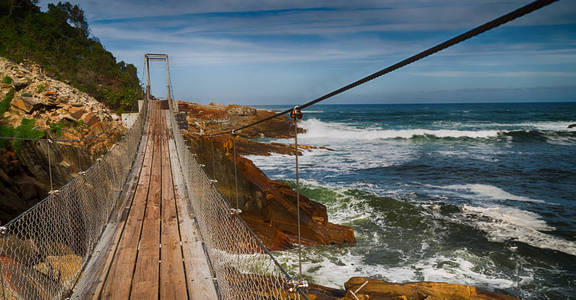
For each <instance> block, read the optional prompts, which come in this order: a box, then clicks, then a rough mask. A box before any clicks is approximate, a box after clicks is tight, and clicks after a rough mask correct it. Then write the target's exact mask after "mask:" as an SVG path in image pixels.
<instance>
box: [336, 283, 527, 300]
mask: <svg viewBox="0 0 576 300" xmlns="http://www.w3.org/2000/svg"><path fill="white" fill-rule="evenodd" d="M344 287H345V288H346V296H344V297H343V298H341V300H357V299H361V300H367V299H371V300H377V299H380V300H389V299H404V300H420V299H428V300H442V299H452V300H518V298H516V297H512V296H507V295H502V294H497V293H494V292H489V291H485V290H481V289H477V288H476V287H473V286H469V285H461V284H452V283H444V282H426V281H424V282H410V283H391V282H386V281H383V280H376V279H371V278H365V277H352V278H350V279H349V280H348V281H347V282H346V283H345V284H344Z"/></svg>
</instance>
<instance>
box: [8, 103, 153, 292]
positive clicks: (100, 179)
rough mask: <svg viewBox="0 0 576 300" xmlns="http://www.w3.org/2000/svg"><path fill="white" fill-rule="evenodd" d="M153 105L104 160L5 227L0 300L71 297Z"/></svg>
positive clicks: (116, 197)
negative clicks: (0, 299)
mask: <svg viewBox="0 0 576 300" xmlns="http://www.w3.org/2000/svg"><path fill="white" fill-rule="evenodd" d="M146 116H147V105H144V107H143V109H142V110H141V111H140V114H139V116H138V119H137V121H136V123H135V124H134V125H133V126H132V127H131V128H130V129H129V130H128V131H127V132H126V134H125V135H124V136H123V137H122V139H121V140H120V142H118V143H117V144H116V145H115V146H114V147H112V149H110V151H108V152H107V153H106V155H104V156H103V157H102V158H99V159H98V160H97V161H96V162H95V163H94V164H93V165H92V166H91V167H90V168H89V169H88V170H86V171H85V172H81V173H80V175H79V176H77V177H76V178H74V179H73V180H72V181H70V182H69V183H68V184H66V185H64V186H63V187H62V188H60V190H56V191H51V192H50V194H49V196H48V197H46V198H45V199H43V200H42V201H41V202H39V203H38V204H36V205H35V206H33V207H32V208H30V209H28V210H27V211H25V212H24V213H22V214H21V215H20V216H18V217H17V218H15V219H14V220H12V221H10V222H9V223H7V224H6V225H4V226H2V227H0V296H1V297H2V298H3V299H60V298H64V297H66V296H67V295H69V294H70V293H71V291H72V288H73V287H74V285H75V283H76V281H77V280H78V277H79V275H80V272H81V270H82V268H83V266H84V264H85V263H86V262H87V261H88V259H89V258H90V256H91V255H92V252H93V250H94V247H95V246H96V244H97V243H98V240H99V238H100V236H101V233H102V231H103V230H104V227H105V226H106V224H107V223H108V221H109V218H110V215H111V213H112V212H113V211H115V210H116V209H117V208H118V207H119V206H120V205H121V203H119V199H120V197H119V196H120V193H121V192H122V188H123V186H124V184H125V182H126V179H127V177H128V174H129V172H130V169H131V167H132V162H133V160H134V157H135V155H136V153H137V150H138V147H139V143H140V140H141V137H142V132H143V128H144V124H145V122H146Z"/></svg>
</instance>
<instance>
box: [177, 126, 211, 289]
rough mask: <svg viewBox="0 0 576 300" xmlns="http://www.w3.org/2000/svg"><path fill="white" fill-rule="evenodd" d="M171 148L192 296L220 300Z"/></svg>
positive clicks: (181, 232)
mask: <svg viewBox="0 0 576 300" xmlns="http://www.w3.org/2000/svg"><path fill="white" fill-rule="evenodd" d="M169 125H170V124H169ZM168 147H169V152H170V154H171V155H170V160H171V163H172V166H173V167H172V174H173V176H172V178H173V184H174V194H175V200H176V208H177V211H178V223H179V226H180V234H181V239H182V250H183V254H184V266H185V270H186V280H187V286H188V294H189V297H190V299H218V297H217V294H216V289H215V287H214V282H213V281H212V276H211V273H210V267H209V265H208V259H207V258H206V255H205V253H204V249H203V246H202V241H201V239H200V235H199V233H198V229H197V226H196V224H195V223H194V220H193V218H192V209H191V207H190V203H189V201H188V197H187V194H186V187H185V184H184V181H183V176H182V170H181V169H180V168H179V166H180V163H179V158H178V155H177V151H176V145H175V142H174V140H172V139H171V140H169V143H168Z"/></svg>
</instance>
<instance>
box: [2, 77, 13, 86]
mask: <svg viewBox="0 0 576 300" xmlns="http://www.w3.org/2000/svg"><path fill="white" fill-rule="evenodd" d="M12 81H13V80H12V78H10V76H4V78H2V83H5V84H12Z"/></svg>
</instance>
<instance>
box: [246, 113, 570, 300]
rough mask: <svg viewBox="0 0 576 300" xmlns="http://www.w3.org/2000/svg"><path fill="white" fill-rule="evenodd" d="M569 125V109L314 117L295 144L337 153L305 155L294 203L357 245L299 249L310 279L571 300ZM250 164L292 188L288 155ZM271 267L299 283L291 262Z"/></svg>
mask: <svg viewBox="0 0 576 300" xmlns="http://www.w3.org/2000/svg"><path fill="white" fill-rule="evenodd" d="M258 107H259V108H264V109H269V110H274V111H280V110H283V109H286V108H288V106H258ZM573 123H576V103H525V104H524V103H523V104H410V105H392V104H390V105H316V106H313V107H310V108H308V109H307V110H305V111H304V118H303V120H302V121H301V122H300V126H301V127H303V128H305V129H306V131H307V132H306V133H305V134H301V135H299V142H300V143H303V144H312V145H318V146H325V147H327V148H330V149H331V150H332V151H329V150H323V149H317V150H313V151H311V152H306V153H304V155H303V156H302V157H300V176H301V178H302V180H301V190H302V193H303V194H305V195H306V196H308V197H309V198H311V199H313V200H316V201H318V202H321V203H323V204H325V205H326V206H327V208H328V215H329V219H330V221H331V222H334V223H338V224H343V225H348V226H351V227H352V228H354V230H355V232H356V239H357V243H356V244H355V245H353V246H326V247H304V248H303V272H304V275H305V276H306V278H307V279H308V280H309V281H311V282H314V283H318V284H322V285H326V286H331V287H338V288H342V286H343V284H344V282H345V281H346V280H348V279H349V278H350V277H352V276H369V277H373V278H377V279H383V280H388V281H394V282H411V281H442V282H450V283H459V284H469V285H474V286H477V287H480V288H484V289H488V290H492V291H497V292H498V291H500V292H505V293H507V294H511V295H516V296H520V297H522V298H523V299H576V128H574V129H568V125H570V124H573ZM275 141H277V142H284V143H293V141H292V140H275ZM248 158H249V159H251V160H253V161H254V163H255V164H256V165H257V166H258V167H259V168H261V169H262V170H263V171H264V172H265V173H266V174H267V175H268V176H269V177H271V178H273V179H278V180H283V181H286V182H288V183H290V184H291V185H292V186H295V184H294V157H291V156H286V155H272V156H269V157H265V156H248ZM276 255H278V256H279V259H280V261H281V263H282V264H284V265H285V266H286V267H287V268H288V269H289V270H290V271H291V272H293V273H294V272H296V270H297V254H296V251H294V250H291V251H282V252H277V253H276Z"/></svg>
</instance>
